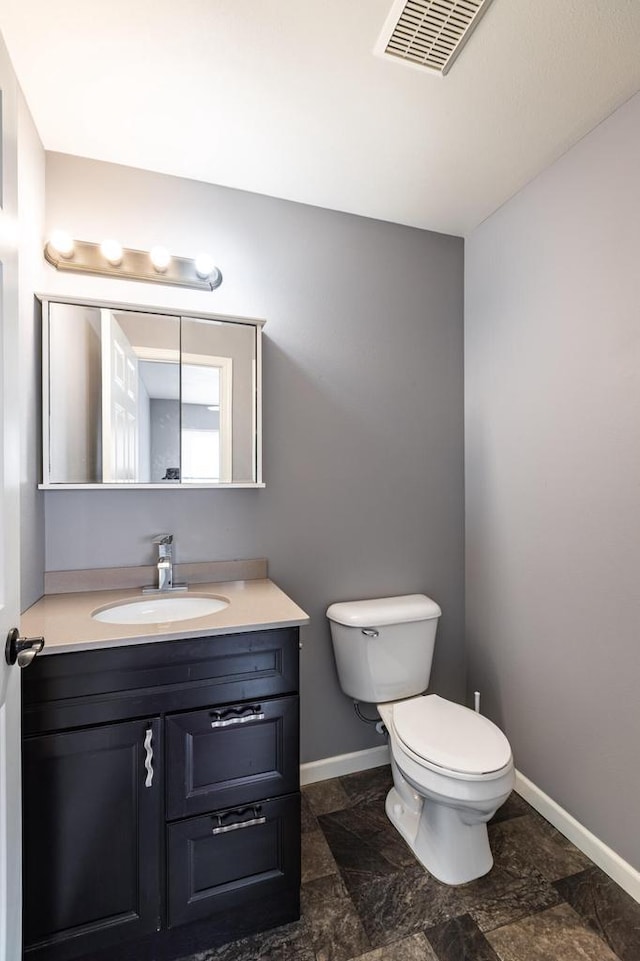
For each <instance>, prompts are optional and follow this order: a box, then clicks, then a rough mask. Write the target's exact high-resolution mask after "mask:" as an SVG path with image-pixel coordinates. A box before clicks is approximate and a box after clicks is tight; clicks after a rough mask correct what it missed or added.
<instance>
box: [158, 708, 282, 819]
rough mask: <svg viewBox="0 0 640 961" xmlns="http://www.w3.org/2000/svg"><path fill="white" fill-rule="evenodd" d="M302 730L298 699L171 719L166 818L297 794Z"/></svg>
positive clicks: (169, 721) (179, 715)
mask: <svg viewBox="0 0 640 961" xmlns="http://www.w3.org/2000/svg"><path fill="white" fill-rule="evenodd" d="M298 730H299V724H298V697H297V696H292V697H277V698H273V699H271V700H269V699H266V700H253V701H246V702H242V703H239V704H227V705H223V706H220V707H215V708H207V709H205V710H203V711H188V712H186V713H184V714H173V715H170V716H168V717H167V719H166V741H167V818H168V819H169V820H173V819H176V818H182V817H188V816H190V815H193V814H203V813H205V812H207V811H217V810H219V809H220V808H225V807H229V806H231V805H234V804H248V803H249V802H251V801H259V800H261V799H262V798H268V797H277V796H279V795H284V794H292V793H293V792H294V791H297V790H298V787H299V776H300V768H299V759H298V758H299V756H298V737H299V733H298Z"/></svg>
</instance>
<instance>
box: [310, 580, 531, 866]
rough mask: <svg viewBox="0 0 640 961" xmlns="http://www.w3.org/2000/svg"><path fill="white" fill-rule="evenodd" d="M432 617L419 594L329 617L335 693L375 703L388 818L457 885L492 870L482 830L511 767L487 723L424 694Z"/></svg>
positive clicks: (344, 607)
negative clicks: (385, 751)
mask: <svg viewBox="0 0 640 961" xmlns="http://www.w3.org/2000/svg"><path fill="white" fill-rule="evenodd" d="M440 614H441V611H440V608H439V606H438V605H437V604H436V602H435V601H433V600H431V598H429V597H427V596H426V595H425V594H410V595H404V596H401V597H386V598H385V597H383V598H374V599H372V600H364V601H351V602H339V603H336V604H332V605H331V606H330V607H329V609H328V610H327V617H328V619H329V622H330V625H331V638H332V642H333V648H334V654H335V659H336V667H337V671H338V678H339V681H340V686H341V687H342V690H343V691H344V693H345V694H348V695H349V696H350V697H352V698H353V699H354V701H356V703H357V702H359V701H364V702H367V703H371V704H376V706H377V708H378V712H379V714H380V717H381V718H382V721H383V723H384V725H385V728H386V730H387V732H388V735H389V746H390V750H391V768H392V772H393V788H392V789H391V791H390V792H389V794H388V796H387V800H386V804H385V810H386V813H387V816H388V817H389V819H390V821H391V822H392V824H393V825H394V826H395V827H396V828H397V830H398V831H399V832H400V834H401V835H402V837H403V838H404V839H405V841H406V842H407V844H408V845H409V846H410V848H411V849H412V851H413V852H414V854H415V855H416V857H417V858H418V860H419V861H420V862H421V863H422V864H423V865H424V866H425V868H427V870H428V871H429V872H430V873H431V874H433V875H434V877H436V878H438V880H440V881H443V882H444V883H445V884H464V883H466V882H468V881H472V880H473V879H474V878H478V877H481V876H482V875H483V874H486V873H487V872H488V871H489V870H490V869H491V867H492V864H493V858H492V855H491V850H490V847H489V838H488V834H487V821H489V820H490V818H491V817H493V815H494V814H495V812H496V811H497V809H498V808H499V807H500V805H501V804H503V803H504V801H506V799H507V797H508V796H509V794H510V793H511V790H512V789H513V785H514V764H513V758H512V755H511V748H510V746H509V742H508V740H507V738H506V737H505V735H504V734H503V733H502V731H501V730H500V728H498V727H497V726H496V725H495V724H493V722H492V721H490V720H489V719H488V718H486V717H484V716H483V715H481V714H478V713H476V712H475V711H471V710H470V709H469V708H466V707H463V706H462V705H460V704H455V703H454V702H452V701H448V700H446V699H445V698H442V697H439V696H438V695H436V694H426V693H425V691H426V689H427V687H428V683H429V678H430V672H431V663H432V659H433V650H434V643H435V635H436V628H437V622H438V619H439V617H440Z"/></svg>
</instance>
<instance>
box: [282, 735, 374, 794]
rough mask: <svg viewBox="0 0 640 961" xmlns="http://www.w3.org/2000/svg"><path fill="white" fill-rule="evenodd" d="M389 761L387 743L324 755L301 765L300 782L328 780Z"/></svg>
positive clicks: (309, 782) (310, 782)
mask: <svg viewBox="0 0 640 961" xmlns="http://www.w3.org/2000/svg"><path fill="white" fill-rule="evenodd" d="M388 763H389V748H388V746H387V745H386V744H381V745H380V746H379V747H370V748H367V749H366V750H365V751H352V753H351V754H338V755H336V756H335V757H323V758H321V759H320V760H319V761H309V762H308V763H307V764H301V765H300V784H303V785H304V784H314V783H315V782H316V781H328V780H329V778H332V777H344V775H345V774H355V773H356V771H368V770H369V768H372V767H382V765H383V764H388Z"/></svg>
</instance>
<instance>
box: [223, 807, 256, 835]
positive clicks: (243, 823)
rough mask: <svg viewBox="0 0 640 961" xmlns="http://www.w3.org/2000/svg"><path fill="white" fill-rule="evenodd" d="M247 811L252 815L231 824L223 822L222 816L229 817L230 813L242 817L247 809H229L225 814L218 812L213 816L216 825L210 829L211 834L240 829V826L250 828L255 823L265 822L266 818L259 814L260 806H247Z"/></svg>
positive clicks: (226, 832)
mask: <svg viewBox="0 0 640 961" xmlns="http://www.w3.org/2000/svg"><path fill="white" fill-rule="evenodd" d="M248 810H249V813H251V814H253V817H251V818H249V819H248V820H246V821H234V822H233V823H232V824H223V823H222V819H223V817H229V816H230V815H235V816H236V817H242V815H243V814H246V813H247V809H246V808H245V809H243V810H241V811H229V812H228V813H227V814H218V815H217V816H216V817H215V821H216V822H217V823H216V826H215V827H214V828H213V829H212V831H211V833H212V834H228V832H229V831H240V830H241V829H242V828H252V827H255V826H256V824H266V823H267V819H266V817H264V816H261V815H260V808H259V807H255V808H249V809H248Z"/></svg>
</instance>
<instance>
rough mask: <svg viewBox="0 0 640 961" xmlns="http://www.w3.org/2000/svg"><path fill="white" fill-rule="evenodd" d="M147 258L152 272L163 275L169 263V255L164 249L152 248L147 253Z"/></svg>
mask: <svg viewBox="0 0 640 961" xmlns="http://www.w3.org/2000/svg"><path fill="white" fill-rule="evenodd" d="M149 258H150V260H151V263H152V264H153V267H154V270H157V271H158V273H159V274H163V273H164V272H165V270H166V269H167V267H168V266H169V264H170V263H171V254H170V253H169V251H168V250H167V248H166V247H152V248H151V250H150V251H149Z"/></svg>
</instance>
